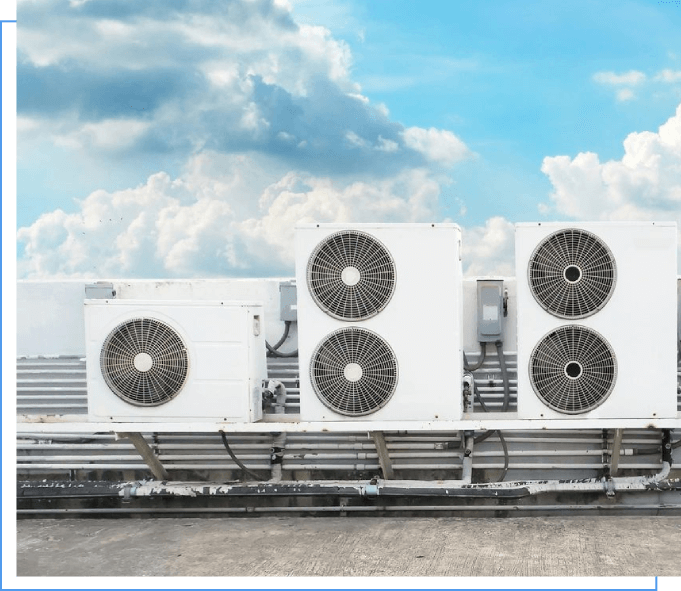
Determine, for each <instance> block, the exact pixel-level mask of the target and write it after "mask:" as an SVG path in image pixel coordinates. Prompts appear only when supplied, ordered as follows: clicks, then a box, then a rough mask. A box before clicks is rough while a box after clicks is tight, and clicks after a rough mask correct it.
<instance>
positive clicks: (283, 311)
mask: <svg viewBox="0 0 681 591" xmlns="http://www.w3.org/2000/svg"><path fill="white" fill-rule="evenodd" d="M279 305H280V316H279V317H280V319H281V320H282V321H284V322H297V321H298V297H297V295H296V282H295V281H282V282H281V283H280V284H279Z"/></svg>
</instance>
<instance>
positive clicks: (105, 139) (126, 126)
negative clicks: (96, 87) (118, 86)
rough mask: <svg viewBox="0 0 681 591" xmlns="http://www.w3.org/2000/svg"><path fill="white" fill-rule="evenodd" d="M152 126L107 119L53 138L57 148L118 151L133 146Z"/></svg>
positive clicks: (126, 120)
mask: <svg viewBox="0 0 681 591" xmlns="http://www.w3.org/2000/svg"><path fill="white" fill-rule="evenodd" d="M150 125H151V124H150V123H149V122H148V121H140V120H138V119H105V120H103V121H98V122H96V123H85V124H82V125H79V126H77V127H75V129H71V130H69V131H66V132H63V133H62V132H59V131H57V132H56V133H55V134H54V135H53V138H54V143H55V145H57V146H65V147H70V148H77V149H79V150H82V149H88V148H97V149H101V150H107V151H116V150H121V149H124V148H127V147H129V146H131V145H133V144H134V143H135V141H137V139H138V138H140V137H141V136H142V135H143V134H144V133H145V132H146V131H147V130H148V129H149V127H150Z"/></svg>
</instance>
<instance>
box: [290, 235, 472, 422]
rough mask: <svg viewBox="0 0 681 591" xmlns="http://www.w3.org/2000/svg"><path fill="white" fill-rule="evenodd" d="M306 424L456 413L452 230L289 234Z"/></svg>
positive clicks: (458, 322) (458, 315)
mask: <svg viewBox="0 0 681 591" xmlns="http://www.w3.org/2000/svg"><path fill="white" fill-rule="evenodd" d="M296 282H297V286H298V350H299V356H300V414H301V419H302V420H304V421H366V422H374V421H443V420H457V419H460V418H461V416H462V399H461V380H462V307H461V300H462V273H461V231H460V229H459V227H458V226H456V225H455V224H353V225H342V224H306V225H300V226H298V227H297V228H296Z"/></svg>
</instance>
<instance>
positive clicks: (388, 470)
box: [371, 431, 395, 480]
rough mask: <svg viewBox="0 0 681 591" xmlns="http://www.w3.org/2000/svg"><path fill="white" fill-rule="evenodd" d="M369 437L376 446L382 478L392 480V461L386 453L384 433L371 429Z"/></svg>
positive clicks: (393, 475) (393, 473)
mask: <svg viewBox="0 0 681 591" xmlns="http://www.w3.org/2000/svg"><path fill="white" fill-rule="evenodd" d="M371 438H372V439H373V440H374V445H375V446H376V453H378V462H379V464H380V465H381V470H382V472H383V478H384V479H385V480H393V479H394V478H395V472H394V471H393V463H392V461H391V460H390V454H388V446H387V445H386V443H385V435H384V434H383V431H372V432H371Z"/></svg>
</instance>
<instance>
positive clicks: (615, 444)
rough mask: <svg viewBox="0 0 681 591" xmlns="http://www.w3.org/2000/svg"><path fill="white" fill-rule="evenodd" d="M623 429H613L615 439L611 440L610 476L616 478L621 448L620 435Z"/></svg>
mask: <svg viewBox="0 0 681 591" xmlns="http://www.w3.org/2000/svg"><path fill="white" fill-rule="evenodd" d="M623 434H624V429H615V437H614V438H613V440H612V454H611V456H610V475H611V476H617V471H618V470H619V466H620V453H621V451H620V450H621V448H622V435H623Z"/></svg>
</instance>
